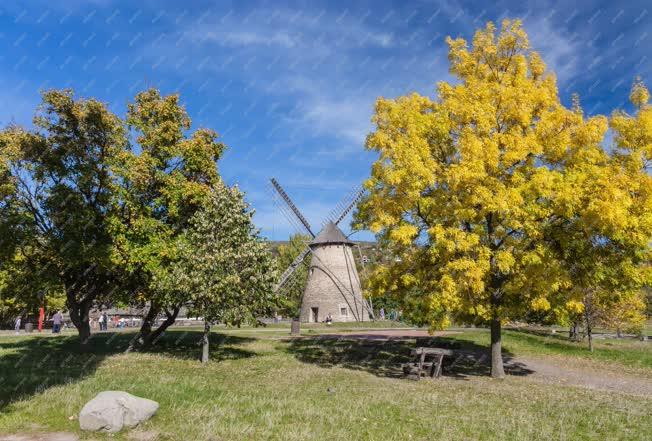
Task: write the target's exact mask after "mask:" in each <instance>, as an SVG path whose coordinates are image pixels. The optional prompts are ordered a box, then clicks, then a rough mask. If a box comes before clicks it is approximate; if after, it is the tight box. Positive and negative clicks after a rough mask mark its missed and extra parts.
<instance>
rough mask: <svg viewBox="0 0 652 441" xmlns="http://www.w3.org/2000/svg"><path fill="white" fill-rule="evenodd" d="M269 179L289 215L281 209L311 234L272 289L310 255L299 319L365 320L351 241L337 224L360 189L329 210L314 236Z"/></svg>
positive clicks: (283, 282)
mask: <svg viewBox="0 0 652 441" xmlns="http://www.w3.org/2000/svg"><path fill="white" fill-rule="evenodd" d="M271 181H272V186H273V187H274V189H275V190H276V191H277V192H278V194H279V196H280V197H281V199H283V201H284V202H285V204H287V207H288V208H289V209H290V211H291V213H292V214H289V213H287V210H284V208H282V211H284V212H285V213H286V214H288V215H289V216H292V215H294V217H293V219H294V218H296V220H298V221H299V223H298V224H299V225H301V227H302V228H303V229H304V230H305V231H306V232H307V233H308V234H309V235H310V236H311V237H312V241H310V243H308V244H307V245H306V247H305V249H304V250H303V251H302V252H301V253H300V254H299V255H298V256H297V258H296V259H295V260H294V262H292V264H290V266H289V267H288V268H287V269H286V270H285V272H284V273H283V274H282V275H281V278H280V279H279V283H278V284H277V286H276V290H277V291H279V290H281V289H282V288H283V286H285V285H286V284H287V283H288V282H289V281H290V280H291V279H292V276H293V275H294V274H295V271H296V269H297V268H298V267H299V266H300V265H303V264H305V262H306V261H307V260H308V259H307V257H308V256H309V255H310V261H309V262H310V263H309V264H308V280H307V283H306V288H305V291H304V293H303V298H302V300H301V314H300V320H301V322H303V323H306V322H313V323H314V322H323V321H324V320H325V319H326V318H327V317H328V316H329V315H330V316H331V318H332V319H333V321H334V322H351V321H355V322H361V321H368V320H369V317H370V315H373V313H372V312H371V309H370V308H369V306H368V305H367V302H366V301H365V300H364V298H363V297H362V290H361V288H360V278H359V276H358V270H357V268H356V264H355V258H354V257H353V248H354V246H355V244H354V243H353V242H351V241H350V240H349V239H348V238H347V237H346V236H345V235H344V233H343V232H342V230H340V229H339V227H338V226H337V224H339V223H340V222H341V221H342V219H344V218H345V217H346V215H347V214H348V213H349V212H350V211H351V209H352V208H353V206H354V205H355V204H356V203H357V202H358V200H359V199H360V197H361V196H362V191H360V190H359V191H355V192H354V193H353V195H351V196H349V197H348V199H347V200H345V202H344V203H342V204H340V207H339V208H338V209H336V211H334V212H333V214H334V216H333V217H334V218H335V220H328V221H327V222H326V223H325V224H324V227H323V228H322V230H321V231H320V232H319V233H318V234H317V235H315V234H314V233H313V232H312V229H311V228H310V225H309V224H308V221H307V220H306V219H305V218H304V217H303V215H302V214H301V213H300V212H299V209H298V208H297V207H296V205H294V203H293V202H292V200H291V199H290V197H289V196H288V195H287V193H286V192H285V191H284V190H283V188H281V186H280V185H279V183H278V181H276V179H274V178H272V180H271Z"/></svg>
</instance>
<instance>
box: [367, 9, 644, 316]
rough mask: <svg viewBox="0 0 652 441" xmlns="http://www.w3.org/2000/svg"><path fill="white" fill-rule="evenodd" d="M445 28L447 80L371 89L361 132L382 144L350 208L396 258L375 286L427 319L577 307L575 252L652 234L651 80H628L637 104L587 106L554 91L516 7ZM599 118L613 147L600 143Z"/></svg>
mask: <svg viewBox="0 0 652 441" xmlns="http://www.w3.org/2000/svg"><path fill="white" fill-rule="evenodd" d="M446 42H447V44H448V49H449V52H448V59H449V61H450V72H451V74H453V75H454V76H455V77H456V79H457V81H455V82H453V83H449V82H439V83H438V84H437V93H436V97H434V98H430V97H427V96H422V95H419V94H411V95H408V96H404V97H399V98H397V99H386V98H380V99H378V101H377V102H376V108H375V114H374V116H373V122H374V124H375V126H376V129H375V131H374V132H373V133H371V134H370V135H369V136H368V137H367V142H366V146H367V149H369V150H373V151H375V152H377V153H378V155H379V157H378V160H377V161H376V162H375V163H374V164H373V166H372V169H371V176H370V177H369V179H368V180H367V181H366V183H365V187H366V189H367V190H368V192H369V195H368V196H367V197H366V198H365V199H364V200H363V201H362V202H361V204H360V206H359V209H360V210H359V214H358V218H359V220H361V221H363V223H364V224H366V226H368V227H369V228H371V229H372V231H374V232H376V233H378V234H379V235H380V237H382V238H384V239H386V240H387V241H388V243H389V244H391V246H392V247H393V248H392V249H393V250H394V251H395V253H396V254H397V256H399V257H400V259H398V260H397V261H396V262H393V263H391V264H388V265H387V267H386V268H384V269H379V270H377V271H376V272H375V274H374V276H373V277H372V279H375V280H376V283H374V286H375V287H376V288H378V292H383V290H385V292H387V291H389V292H391V293H392V294H393V295H395V296H396V297H397V298H401V299H403V300H405V302H404V304H405V305H406V308H413V309H414V310H418V311H422V310H423V311H426V312H424V314H425V316H426V317H428V319H429V320H430V321H431V322H432V323H437V325H441V323H443V322H444V320H445V317H449V316H450V315H455V314H460V315H463V316H468V315H474V316H477V317H481V318H484V319H486V318H489V317H490V316H491V315H496V316H498V317H499V318H500V319H507V318H509V317H510V316H514V315H516V314H520V313H522V312H523V311H524V310H531V309H534V310H539V311H549V310H553V309H555V310H560V309H564V307H566V308H567V309H569V310H573V311H576V312H577V311H578V308H579V306H578V303H577V302H574V301H569V302H566V300H568V298H565V297H564V296H568V297H572V295H571V293H572V291H573V287H574V286H575V285H578V284H580V281H579V279H578V274H580V275H582V276H584V275H585V274H584V273H587V274H588V272H589V270H588V269H587V268H592V267H591V265H588V264H587V265H586V266H584V267H583V266H581V265H580V264H578V265H575V261H574V260H573V259H572V258H571V256H573V253H577V254H578V255H579V256H585V257H586V261H585V260H582V259H577V262H578V263H581V264H583V263H585V262H590V260H591V258H593V257H595V254H599V253H601V252H603V250H601V249H600V247H599V246H595V244H596V243H598V244H599V243H600V240H603V241H605V242H606V243H609V244H610V243H612V242H613V243H614V244H615V243H617V244H618V247H620V248H618V249H626V250H628V251H627V252H629V251H630V250H639V251H640V250H646V249H647V248H649V246H648V244H649V243H650V240H651V239H652V178H651V177H650V176H649V175H648V174H646V173H644V172H642V170H643V168H644V166H645V164H649V163H650V161H652V108H650V107H649V106H647V105H646V103H647V101H648V99H649V94H648V93H647V89H645V87H644V86H643V85H642V83H640V84H639V83H637V84H636V85H635V86H634V88H633V91H632V101H633V102H634V103H635V104H636V105H637V106H638V108H639V112H638V113H637V115H636V116H634V117H631V116H629V115H626V114H624V113H616V114H614V115H613V116H612V117H611V119H609V120H608V119H607V118H606V117H604V116H594V117H590V118H587V117H585V116H584V114H583V112H582V109H581V107H580V104H579V97H575V98H574V99H573V108H572V109H568V108H566V107H564V106H563V105H562V104H561V102H560V100H559V97H558V92H557V86H556V79H555V75H554V74H553V73H552V72H550V71H548V70H547V69H546V65H545V63H544V61H543V60H542V58H541V57H540V56H539V54H537V53H536V52H534V51H533V50H532V49H531V47H530V43H529V40H528V37H527V34H526V33H525V30H524V29H523V27H522V24H521V22H520V21H518V20H504V21H503V22H502V23H501V25H500V28H499V29H498V27H497V26H496V25H494V24H493V23H488V24H487V25H486V27H485V28H484V29H480V30H478V31H477V32H476V34H475V36H474V38H473V41H472V44H471V45H469V44H468V43H467V41H465V40H464V39H461V38H456V39H453V38H447V39H446ZM608 127H611V129H612V130H613V131H614V133H615V142H616V144H617V154H612V153H611V152H610V151H609V150H606V149H605V148H604V147H603V146H602V141H603V139H604V136H605V133H606V131H607V129H608ZM591 240H593V242H592V241H591ZM610 241H611V242H610ZM616 248H617V247H615V246H614V249H616ZM643 254H645V253H644V252H643V253H639V254H636V251H634V252H633V253H632V254H631V255H637V256H641V255H643ZM614 256H615V254H614ZM624 256H625V254H622V255H620V257H618V258H617V259H616V258H615V257H613V256H612V257H613V258H614V259H616V260H615V262H617V263H618V265H620V264H621V263H622V262H624V261H626V260H627V259H629V257H627V258H625V257H624ZM628 256H629V255H628ZM618 259H620V260H618ZM632 259H633V258H632ZM630 260H631V259H630ZM631 261H632V262H634V261H633V260H631ZM573 265H575V266H574V269H573V272H571V269H570V267H571V266H573ZM623 268H624V267H623ZM582 271H584V273H582ZM591 271H593V273H591V275H590V277H589V276H587V277H586V280H591V281H597V280H599V281H600V283H607V281H608V283H612V284H617V283H620V282H622V283H625V282H624V280H625V277H624V276H622V274H625V272H624V271H622V272H621V273H619V274H621V275H616V272H613V271H612V272H611V273H609V274H607V272H604V273H600V272H599V271H594V270H593V269H591ZM634 273H635V272H634ZM404 274H410V276H405V275H404ZM401 275H402V276H401ZM630 276H631V273H630ZM619 277H620V279H619ZM628 277H629V276H628ZM582 283H584V281H583V282H582ZM586 283H588V282H586ZM591 283H593V282H591ZM408 288H409V289H408ZM532 293H536V295H534V294H532ZM579 305H581V303H580V304H579Z"/></svg>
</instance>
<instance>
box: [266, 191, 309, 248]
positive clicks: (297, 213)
mask: <svg viewBox="0 0 652 441" xmlns="http://www.w3.org/2000/svg"><path fill="white" fill-rule="evenodd" d="M271 181H272V185H273V186H274V188H275V189H276V191H277V192H278V194H279V195H281V198H283V200H284V201H285V203H286V204H287V205H288V206H289V207H290V209H291V210H292V212H293V213H294V215H295V216H296V217H297V218H298V219H299V221H300V222H301V224H302V225H303V226H304V228H305V229H306V230H307V231H308V233H310V235H311V236H312V237H315V234H314V233H313V232H312V230H311V229H310V224H309V223H308V221H307V220H306V218H305V217H303V215H302V214H301V212H300V211H299V209H298V208H297V206H296V205H294V202H292V199H290V196H288V194H287V193H286V192H285V190H283V188H282V187H281V185H280V184H279V183H278V181H277V180H276V179H274V178H272V179H271Z"/></svg>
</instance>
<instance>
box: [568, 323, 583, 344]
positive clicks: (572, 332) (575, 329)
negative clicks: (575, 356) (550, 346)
mask: <svg viewBox="0 0 652 441" xmlns="http://www.w3.org/2000/svg"><path fill="white" fill-rule="evenodd" d="M579 327H580V325H579V323H577V321H573V324H572V325H571V326H570V329H569V331H568V338H569V340H570V341H579V340H580V333H579Z"/></svg>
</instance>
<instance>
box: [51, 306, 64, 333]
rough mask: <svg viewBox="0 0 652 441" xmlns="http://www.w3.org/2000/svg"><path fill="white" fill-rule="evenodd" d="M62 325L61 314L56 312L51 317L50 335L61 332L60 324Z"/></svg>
mask: <svg viewBox="0 0 652 441" xmlns="http://www.w3.org/2000/svg"><path fill="white" fill-rule="evenodd" d="M62 323H63V314H61V311H57V312H56V313H55V314H54V316H52V333H53V334H58V333H59V332H61V324H62Z"/></svg>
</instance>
